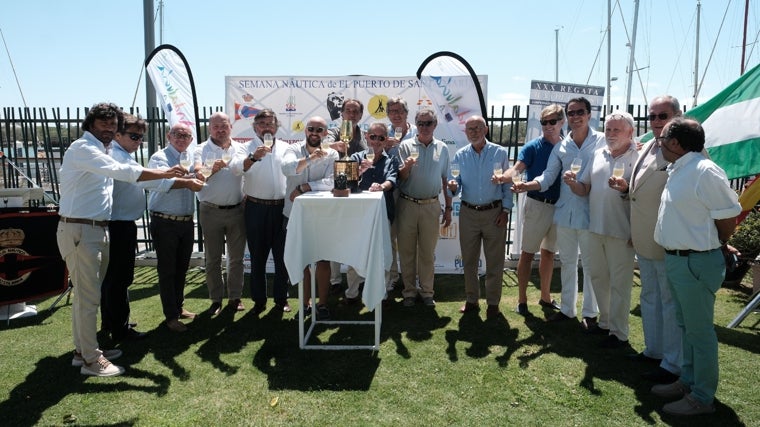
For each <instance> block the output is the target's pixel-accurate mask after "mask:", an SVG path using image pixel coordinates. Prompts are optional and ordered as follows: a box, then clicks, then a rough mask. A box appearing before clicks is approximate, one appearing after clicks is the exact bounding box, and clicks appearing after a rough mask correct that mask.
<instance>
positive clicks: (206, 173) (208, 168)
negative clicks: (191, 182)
mask: <svg viewBox="0 0 760 427" xmlns="http://www.w3.org/2000/svg"><path fill="white" fill-rule="evenodd" d="M198 172H200V173H201V175H203V177H204V178H206V179H208V178H209V177H210V176H211V172H212V169H211V166H207V165H203V166H201V169H200V170H199V171H198Z"/></svg>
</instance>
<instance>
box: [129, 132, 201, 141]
mask: <svg viewBox="0 0 760 427" xmlns="http://www.w3.org/2000/svg"><path fill="white" fill-rule="evenodd" d="M172 135H174V137H175V138H177V139H193V134H191V133H182V132H172ZM130 138H132V136H130Z"/></svg>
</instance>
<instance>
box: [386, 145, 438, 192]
mask: <svg viewBox="0 0 760 427" xmlns="http://www.w3.org/2000/svg"><path fill="white" fill-rule="evenodd" d="M412 147H415V148H416V149H417V152H418V154H419V157H417V163H416V164H415V165H414V166H412V167H411V170H410V171H409V175H408V176H407V177H406V179H401V180H400V181H401V182H400V183H399V188H400V189H401V192H402V193H404V194H406V195H407V196H410V197H413V198H415V199H432V198H433V197H438V194H440V192H441V189H442V188H443V180H446V179H447V178H448V176H449V149H448V147H446V144H444V143H443V142H442V141H441V140H438V139H435V138H433V140H432V141H430V144H428V145H427V147H426V146H425V145H424V144H422V143H421V142H419V141H418V140H417V138H414V139H406V140H404V142H402V143H401V144H400V145H399V146H398V150H399V156H400V157H401V159H402V161H403V160H404V159H406V158H407V157H409V153H410V152H411V150H412ZM399 175H400V174H399Z"/></svg>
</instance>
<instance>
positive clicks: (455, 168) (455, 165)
mask: <svg viewBox="0 0 760 427" xmlns="http://www.w3.org/2000/svg"><path fill="white" fill-rule="evenodd" d="M451 176H453V177H454V178H456V177H458V176H459V163H452V164H451Z"/></svg>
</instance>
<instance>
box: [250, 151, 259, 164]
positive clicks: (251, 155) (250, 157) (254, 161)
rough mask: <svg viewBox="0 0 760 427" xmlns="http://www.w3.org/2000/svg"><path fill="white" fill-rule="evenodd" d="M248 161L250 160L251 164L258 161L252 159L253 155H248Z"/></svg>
mask: <svg viewBox="0 0 760 427" xmlns="http://www.w3.org/2000/svg"><path fill="white" fill-rule="evenodd" d="M248 160H250V161H251V162H252V163H256V162H258V161H259V160H258V159H257V158H255V157H253V153H250V154H248Z"/></svg>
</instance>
